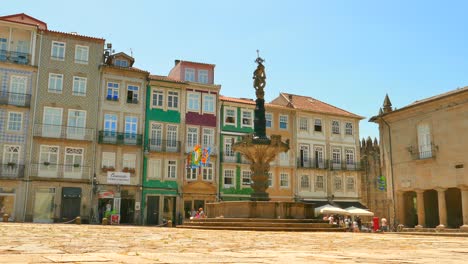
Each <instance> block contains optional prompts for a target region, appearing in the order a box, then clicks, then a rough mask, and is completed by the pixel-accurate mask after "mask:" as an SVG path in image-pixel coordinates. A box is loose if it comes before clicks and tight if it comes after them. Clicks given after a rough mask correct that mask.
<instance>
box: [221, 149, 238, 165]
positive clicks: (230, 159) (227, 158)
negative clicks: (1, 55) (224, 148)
mask: <svg viewBox="0 0 468 264" xmlns="http://www.w3.org/2000/svg"><path fill="white" fill-rule="evenodd" d="M220 155H221V162H226V163H241V158H239V155H237V153H234V154H232V155H231V153H229V155H226V152H221V153H220Z"/></svg>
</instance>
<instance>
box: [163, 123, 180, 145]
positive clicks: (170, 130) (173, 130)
mask: <svg viewBox="0 0 468 264" xmlns="http://www.w3.org/2000/svg"><path fill="white" fill-rule="evenodd" d="M166 140H167V149H168V150H169V149H170V150H173V151H177V147H178V146H177V126H173V125H167V127H166Z"/></svg>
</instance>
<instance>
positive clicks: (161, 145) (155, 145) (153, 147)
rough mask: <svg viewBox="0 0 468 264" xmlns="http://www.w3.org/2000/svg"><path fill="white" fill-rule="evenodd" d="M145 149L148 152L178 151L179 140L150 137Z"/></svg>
mask: <svg viewBox="0 0 468 264" xmlns="http://www.w3.org/2000/svg"><path fill="white" fill-rule="evenodd" d="M147 149H148V150H149V151H150V152H180V141H175V140H163V139H158V138H150V139H148V143H147Z"/></svg>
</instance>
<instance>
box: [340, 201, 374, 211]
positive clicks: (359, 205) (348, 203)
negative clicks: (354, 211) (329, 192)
mask: <svg viewBox="0 0 468 264" xmlns="http://www.w3.org/2000/svg"><path fill="white" fill-rule="evenodd" d="M333 203H334V204H336V205H337V206H338V207H340V208H349V207H351V206H353V207H356V208H361V209H369V208H367V207H366V206H364V205H363V204H362V203H360V202H355V201H353V202H351V201H333Z"/></svg>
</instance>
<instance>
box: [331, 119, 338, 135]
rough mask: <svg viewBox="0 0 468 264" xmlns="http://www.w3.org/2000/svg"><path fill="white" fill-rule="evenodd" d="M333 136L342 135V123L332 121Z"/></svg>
mask: <svg viewBox="0 0 468 264" xmlns="http://www.w3.org/2000/svg"><path fill="white" fill-rule="evenodd" d="M332 134H340V122H338V121H336V120H333V121H332Z"/></svg>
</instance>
